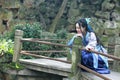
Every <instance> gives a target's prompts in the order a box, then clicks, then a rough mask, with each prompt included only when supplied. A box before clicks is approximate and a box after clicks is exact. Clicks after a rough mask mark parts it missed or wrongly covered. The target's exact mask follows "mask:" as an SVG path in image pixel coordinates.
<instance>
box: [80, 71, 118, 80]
mask: <svg viewBox="0 0 120 80" xmlns="http://www.w3.org/2000/svg"><path fill="white" fill-rule="evenodd" d="M102 75H103V76H105V77H107V78H110V80H120V73H118V72H114V71H111V73H110V74H102ZM81 80H104V79H102V78H100V77H97V76H96V75H94V74H92V73H89V72H82V79H81Z"/></svg>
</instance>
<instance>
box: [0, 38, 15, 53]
mask: <svg viewBox="0 0 120 80" xmlns="http://www.w3.org/2000/svg"><path fill="white" fill-rule="evenodd" d="M13 47H14V42H13V41H12V40H10V39H9V40H6V39H1V40H0V52H2V51H3V52H4V53H6V54H12V55H13V52H14V50H13Z"/></svg>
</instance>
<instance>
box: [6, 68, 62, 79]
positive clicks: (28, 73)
mask: <svg viewBox="0 0 120 80" xmlns="http://www.w3.org/2000/svg"><path fill="white" fill-rule="evenodd" d="M5 78H6V79H5V80H63V78H64V77H63V76H58V75H54V74H49V73H44V72H37V71H33V70H29V69H24V70H20V71H16V70H7V72H6V73H5Z"/></svg>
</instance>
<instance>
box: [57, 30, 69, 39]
mask: <svg viewBox="0 0 120 80" xmlns="http://www.w3.org/2000/svg"><path fill="white" fill-rule="evenodd" d="M57 37H58V38H60V39H66V38H67V31H66V30H65V29H61V30H58V31H57Z"/></svg>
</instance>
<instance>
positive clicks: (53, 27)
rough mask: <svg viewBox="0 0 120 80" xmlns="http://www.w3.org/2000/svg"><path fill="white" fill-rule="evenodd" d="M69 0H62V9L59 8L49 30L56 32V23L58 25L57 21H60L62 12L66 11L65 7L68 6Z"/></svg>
mask: <svg viewBox="0 0 120 80" xmlns="http://www.w3.org/2000/svg"><path fill="white" fill-rule="evenodd" d="M67 1H68V0H64V1H63V2H62V5H61V7H60V9H59V12H58V13H57V15H56V17H55V19H54V20H53V22H52V24H51V26H50V28H49V32H51V33H54V31H55V27H56V25H57V22H58V20H59V19H60V18H61V16H62V14H63V12H64V9H65V7H66V4H67Z"/></svg>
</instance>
